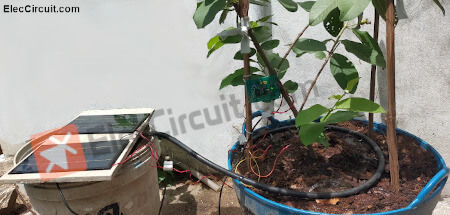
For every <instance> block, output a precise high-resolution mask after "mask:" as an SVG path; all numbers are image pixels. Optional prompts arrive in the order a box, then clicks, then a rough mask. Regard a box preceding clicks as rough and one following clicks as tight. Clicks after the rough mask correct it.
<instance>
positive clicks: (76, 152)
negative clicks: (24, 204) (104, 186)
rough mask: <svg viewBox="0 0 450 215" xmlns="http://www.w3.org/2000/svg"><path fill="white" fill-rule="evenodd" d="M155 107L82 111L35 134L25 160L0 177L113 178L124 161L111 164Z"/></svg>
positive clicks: (10, 180) (24, 151) (34, 180)
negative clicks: (63, 124) (60, 126)
mask: <svg viewBox="0 0 450 215" xmlns="http://www.w3.org/2000/svg"><path fill="white" fill-rule="evenodd" d="M153 112H154V110H153V109H151V108H138V109H114V110H91V111H84V112H82V113H81V114H80V115H79V116H78V117H77V118H75V119H74V120H72V121H71V122H70V123H69V124H67V125H66V126H64V127H62V128H59V129H53V130H50V131H46V132H42V133H39V134H36V135H32V136H31V138H30V139H31V141H30V142H28V143H27V145H25V146H24V148H23V149H21V150H20V152H19V154H20V156H22V157H20V159H23V160H22V161H20V162H19V164H17V165H16V166H15V167H14V168H13V169H11V170H10V171H9V172H8V173H7V174H4V175H3V176H2V177H1V179H0V180H1V181H2V182H5V183H42V182H44V181H47V180H51V181H52V182H85V181H105V180H111V179H112V177H113V175H114V173H115V171H116V170H117V168H118V167H119V166H120V165H114V166H113V164H114V163H117V162H120V161H123V160H124V159H125V158H126V156H127V155H128V154H129V153H130V151H131V150H132V149H133V146H134V145H135V144H136V142H137V141H138V139H139V138H138V137H139V136H138V135H136V134H135V133H134V132H135V131H136V130H142V131H144V130H146V129H148V126H149V121H150V117H151V116H152V114H153ZM31 151H32V152H31ZM29 152H31V153H29ZM21 153H22V154H21ZM53 173H55V174H53Z"/></svg>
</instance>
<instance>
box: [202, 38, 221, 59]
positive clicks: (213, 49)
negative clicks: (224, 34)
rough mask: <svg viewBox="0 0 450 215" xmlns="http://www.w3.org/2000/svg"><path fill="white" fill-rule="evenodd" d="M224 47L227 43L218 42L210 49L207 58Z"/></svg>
mask: <svg viewBox="0 0 450 215" xmlns="http://www.w3.org/2000/svg"><path fill="white" fill-rule="evenodd" d="M223 45H225V43H222V41H219V42H217V43H216V44H215V45H214V46H213V47H212V48H211V49H209V51H208V55H207V56H206V57H207V58H208V57H209V56H210V55H211V54H212V53H213V52H215V51H216V50H217V49H219V48H220V47H222V46H223Z"/></svg>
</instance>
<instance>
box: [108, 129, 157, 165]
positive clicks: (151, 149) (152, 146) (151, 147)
mask: <svg viewBox="0 0 450 215" xmlns="http://www.w3.org/2000/svg"><path fill="white" fill-rule="evenodd" d="M136 131H137V132H139V134H140V135H141V137H143V138H144V139H145V140H147V141H148V142H149V143H150V144H151V145H143V146H141V147H139V148H138V149H136V150H135V151H134V152H133V153H131V154H130V155H128V157H127V158H126V159H125V160H124V161H122V162H118V163H115V164H113V165H112V167H113V166H115V165H118V164H123V163H125V162H127V161H128V160H130V158H131V157H133V155H134V154H136V152H138V151H139V150H141V149H142V148H144V147H147V146H148V147H150V151H151V158H150V163H149V165H150V166H151V167H161V164H160V163H159V161H158V150H157V149H156V146H155V145H154V144H153V142H152V141H150V140H149V139H148V138H147V137H145V136H144V135H143V134H142V133H141V132H140V131H139V130H136ZM153 148H154V151H153ZM155 151H156V153H155ZM153 158H155V160H156V163H157V164H158V166H152V161H153ZM161 168H162V167H161Z"/></svg>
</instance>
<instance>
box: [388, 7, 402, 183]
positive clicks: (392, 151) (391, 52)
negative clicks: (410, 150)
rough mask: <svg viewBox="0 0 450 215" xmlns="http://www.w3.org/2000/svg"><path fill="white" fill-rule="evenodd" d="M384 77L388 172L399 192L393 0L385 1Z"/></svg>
mask: <svg viewBox="0 0 450 215" xmlns="http://www.w3.org/2000/svg"><path fill="white" fill-rule="evenodd" d="M386 5H387V11H386V75H387V86H388V111H387V114H386V130H387V132H386V133H387V143H388V149H389V167H390V168H389V171H390V175H391V185H392V189H393V190H395V191H399V189H400V176H399V165H398V148H397V141H396V139H397V138H396V134H395V123H396V108H395V8H394V0H386Z"/></svg>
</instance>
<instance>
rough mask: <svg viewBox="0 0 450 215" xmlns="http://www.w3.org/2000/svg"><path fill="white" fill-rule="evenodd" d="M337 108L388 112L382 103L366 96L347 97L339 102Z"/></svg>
mask: <svg viewBox="0 0 450 215" xmlns="http://www.w3.org/2000/svg"><path fill="white" fill-rule="evenodd" d="M335 108H336V109H346V110H350V111H355V112H367V113H386V111H385V110H384V109H383V108H382V107H381V106H380V105H378V104H376V103H375V102H373V101H370V100H368V99H365V98H347V99H344V100H342V101H340V102H338V103H337V104H336V107H335Z"/></svg>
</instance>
